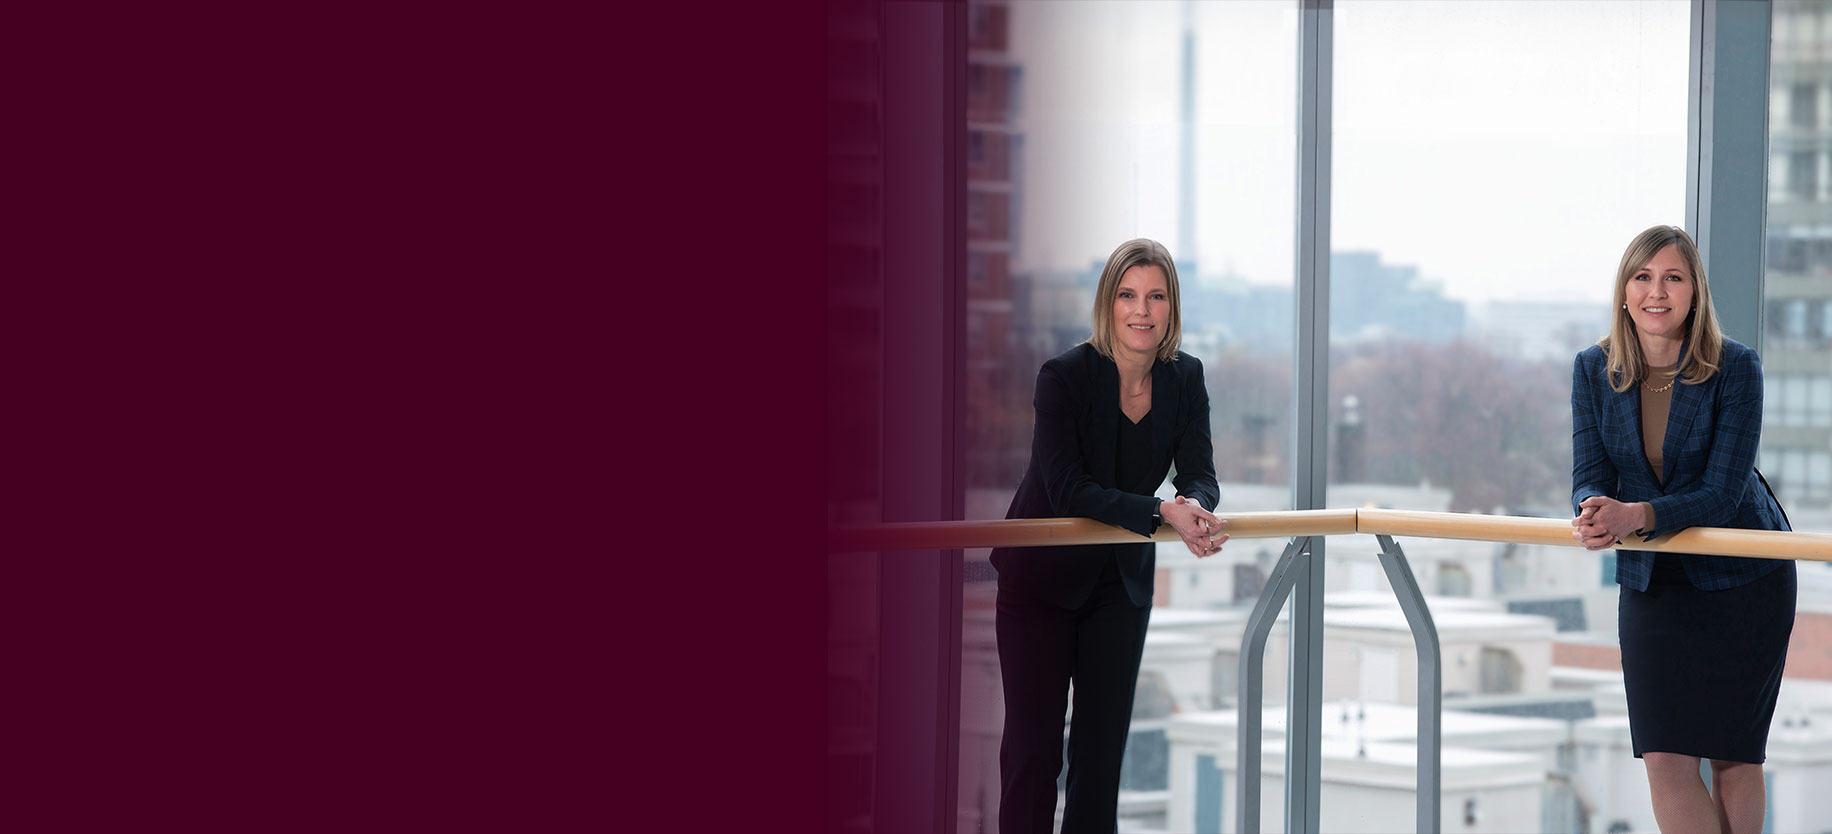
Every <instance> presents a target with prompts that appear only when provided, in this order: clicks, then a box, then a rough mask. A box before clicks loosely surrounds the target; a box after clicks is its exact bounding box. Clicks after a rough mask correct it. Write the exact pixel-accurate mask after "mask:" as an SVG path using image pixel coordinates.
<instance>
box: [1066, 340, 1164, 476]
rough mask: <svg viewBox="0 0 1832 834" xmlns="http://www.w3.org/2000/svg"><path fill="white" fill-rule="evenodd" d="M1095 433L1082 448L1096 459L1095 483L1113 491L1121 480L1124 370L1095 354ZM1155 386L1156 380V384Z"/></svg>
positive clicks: (1091, 466) (1093, 467)
mask: <svg viewBox="0 0 1832 834" xmlns="http://www.w3.org/2000/svg"><path fill="white" fill-rule="evenodd" d="M1094 365H1095V370H1094V433H1093V434H1092V435H1091V436H1090V437H1089V438H1087V440H1086V441H1085V442H1084V443H1083V444H1082V448H1084V449H1087V450H1089V452H1090V456H1091V457H1092V458H1093V459H1092V460H1089V461H1088V468H1089V471H1090V472H1092V473H1093V475H1094V482H1095V483H1097V484H1100V485H1101V486H1103V487H1106V488H1109V489H1111V488H1113V486H1114V484H1115V482H1116V481H1118V479H1119V477H1118V475H1117V474H1116V473H1115V471H1114V469H1115V466H1116V465H1117V464H1116V461H1115V459H1114V456H1115V455H1116V454H1118V450H1117V449H1116V448H1115V446H1114V442H1115V440H1116V438H1118V437H1119V435H1120V368H1119V366H1118V365H1115V364H1113V360H1111V359H1108V358H1107V357H1105V356H1101V355H1100V354H1098V353H1096V354H1094ZM1153 382H1154V384H1155V383H1156V380H1153Z"/></svg>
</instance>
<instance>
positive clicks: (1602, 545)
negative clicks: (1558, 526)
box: [1571, 495, 1647, 550]
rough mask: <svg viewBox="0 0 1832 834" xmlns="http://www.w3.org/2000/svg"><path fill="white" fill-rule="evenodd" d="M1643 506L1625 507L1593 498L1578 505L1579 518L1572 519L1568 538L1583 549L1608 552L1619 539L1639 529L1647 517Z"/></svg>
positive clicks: (1621, 504)
mask: <svg viewBox="0 0 1832 834" xmlns="http://www.w3.org/2000/svg"><path fill="white" fill-rule="evenodd" d="M1645 512H1646V510H1645V507H1644V506H1643V505H1642V504H1624V503H1622V502H1621V501H1617V500H1616V499H1614V498H1608V497H1605V496H1602V495H1592V496H1591V497H1589V498H1586V499H1584V500H1583V501H1580V502H1578V517H1577V518H1574V519H1572V520H1571V526H1572V527H1575V528H1577V529H1575V530H1572V531H1571V537H1572V538H1574V539H1577V540H1578V543H1579V544H1582V545H1583V546H1584V549H1585V550H1608V549H1609V548H1612V547H1615V546H1616V545H1618V544H1621V543H1622V537H1623V536H1627V535H1631V534H1633V533H1634V532H1635V531H1636V530H1639V529H1641V528H1642V526H1643V524H1644V522H1645V520H1646V518H1647V516H1646V515H1645Z"/></svg>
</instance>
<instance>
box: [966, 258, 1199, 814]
mask: <svg viewBox="0 0 1832 834" xmlns="http://www.w3.org/2000/svg"><path fill="white" fill-rule="evenodd" d="M1181 323H1182V322H1181V314H1180V311H1179V309H1178V299H1177V268H1176V265H1175V264H1173V263H1172V262H1171V258H1170V253H1169V252H1168V251H1166V250H1165V248H1164V246H1163V245H1162V244H1160V243H1158V242H1156V241H1152V240H1145V239H1142V238H1141V239H1138V240H1129V241H1127V242H1125V243H1122V244H1120V246H1119V248H1118V249H1115V250H1114V251H1113V254H1112V255H1111V256H1109V257H1108V258H1107V265H1106V267H1105V268H1104V269H1102V270H1101V277H1100V284H1099V286H1098V287H1097V288H1096V290H1095V300H1094V333H1093V335H1092V336H1090V337H1089V338H1088V340H1087V341H1086V342H1084V343H1082V344H1080V345H1076V346H1075V347H1073V348H1070V349H1069V351H1068V352H1066V353H1064V354H1062V355H1061V356H1058V357H1056V358H1054V359H1051V360H1050V361H1048V362H1045V363H1044V364H1043V369H1042V370H1041V371H1040V372H1039V373H1038V374H1037V393H1036V398H1035V402H1034V404H1035V406H1036V410H1037V422H1036V427H1035V433H1034V435H1033V438H1032V441H1031V460H1030V466H1029V468H1028V469H1027V470H1026V471H1025V473H1024V480H1023V482H1022V483H1020V484H1019V486H1018V492H1017V495H1015V496H1013V497H1012V502H1011V509H1010V510H1008V511H1007V512H1006V513H1005V517H1006V518H1055V517H1063V516H1081V517H1086V518H1092V519H1095V520H1096V521H1103V522H1106V523H1108V524H1111V525H1114V526H1116V527H1122V528H1125V529H1127V530H1130V531H1132V532H1134V533H1138V534H1139V535H1140V536H1141V537H1149V536H1150V535H1151V534H1152V533H1153V532H1154V531H1156V529H1157V528H1158V526H1159V525H1160V524H1169V525H1171V526H1172V527H1173V528H1175V529H1176V531H1177V534H1178V535H1179V536H1180V537H1181V538H1182V539H1183V542H1184V544H1185V545H1187V546H1188V547H1189V549H1190V552H1191V553H1194V554H1196V556H1198V557H1202V556H1209V555H1212V554H1214V553H1216V552H1219V551H1220V550H1221V545H1222V543H1223V542H1225V541H1227V539H1228V537H1227V536H1225V535H1222V534H1221V526H1222V525H1223V524H1224V523H1225V522H1222V521H1221V520H1220V519H1217V518H1216V517H1215V516H1214V515H1213V514H1212V513H1211V512H1210V510H1212V509H1213V508H1214V507H1215V505H1216V502H1217V499H1218V498H1219V496H1220V488H1219V487H1218V486H1217V485H1216V483H1215V461H1214V451H1213V449H1212V448H1211V446H1210V443H1209V396H1208V390H1207V388H1206V387H1205V386H1204V385H1203V379H1202V363H1201V362H1199V361H1197V360H1196V358H1195V357H1193V356H1190V355H1188V354H1183V353H1179V352H1178V350H1177V347H1178V343H1179V341H1180V335H1181V332H1182V330H1181ZM1173 462H1175V463H1176V466H1177V477H1176V479H1175V485H1176V488H1177V496H1176V499H1175V500H1173V501H1160V500H1159V499H1157V498H1155V497H1153V493H1154V492H1156V491H1157V488H1158V485H1159V484H1161V483H1163V482H1164V476H1165V474H1166V473H1167V472H1168V471H1169V470H1170V466H1171V464H1172V463H1173ZM1155 553H1156V545H1155V544H1154V543H1152V542H1150V541H1149V540H1145V539H1141V541H1139V542H1138V543H1135V544H1111V545H1105V544H1104V545H1083V546H1061V547H1030V548H997V549H994V550H993V552H992V564H993V566H994V567H995V568H997V569H998V572H999V596H998V618H997V631H998V641H999V665H1000V674H1001V677H1002V679H1003V682H1004V688H1005V735H1004V739H1003V741H1002V743H1001V745H1000V747H999V773H1000V781H1001V783H1002V789H1001V800H1000V806H999V830H1000V831H1001V832H1003V834H1027V833H1028V832H1048V831H1050V830H1051V828H1052V825H1053V822H1054V817H1055V809H1056V776H1057V774H1059V773H1061V772H1062V756H1063V742H1062V725H1063V716H1064V712H1065V710H1066V709H1067V708H1068V693H1069V684H1070V683H1071V682H1073V683H1074V685H1075V686H1074V689H1075V708H1074V712H1073V719H1072V724H1071V726H1070V732H1069V744H1068V759H1069V774H1068V799H1067V802H1066V805H1065V807H1064V808H1063V824H1062V830H1063V832H1064V834H1071V833H1072V832H1081V831H1098V832H1111V831H1113V830H1114V829H1115V827H1116V824H1117V803H1118V798H1119V781H1120V760H1121V758H1122V757H1123V756H1124V754H1125V751H1126V732H1127V728H1128V726H1129V725H1130V722H1131V719H1132V696H1133V691H1134V688H1135V687H1136V686H1137V681H1138V675H1139V657H1140V655H1141V654H1142V653H1143V652H1144V648H1145V628H1146V625H1147V623H1148V622H1149V620H1150V618H1151V598H1152V582H1153V579H1154V575H1155V571H1154V567H1155V566H1154V555H1155Z"/></svg>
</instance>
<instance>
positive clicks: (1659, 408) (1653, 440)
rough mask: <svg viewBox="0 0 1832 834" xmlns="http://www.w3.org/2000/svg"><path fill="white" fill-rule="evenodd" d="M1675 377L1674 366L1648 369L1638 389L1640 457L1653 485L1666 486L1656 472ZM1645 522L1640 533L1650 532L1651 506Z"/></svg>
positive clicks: (1665, 438)
mask: <svg viewBox="0 0 1832 834" xmlns="http://www.w3.org/2000/svg"><path fill="white" fill-rule="evenodd" d="M1678 375H1679V365H1678V363H1675V364H1672V365H1668V366H1667V367H1665V368H1649V369H1648V380H1647V382H1645V383H1643V384H1642V385H1641V386H1640V389H1641V451H1642V453H1643V454H1646V455H1647V458H1648V466H1650V467H1652V468H1653V470H1654V481H1655V482H1656V483H1663V484H1664V483H1665V482H1666V479H1665V478H1664V477H1663V476H1662V473H1661V471H1660V465H1661V462H1662V461H1661V457H1660V447H1661V445H1662V444H1664V443H1665V442H1666V440H1667V411H1668V409H1670V408H1671V407H1672V405H1673V388H1672V386H1673V385H1675V384H1677V383H1676V381H1675V380H1674V377H1676V376H1678ZM1663 387H1664V388H1666V390H1665V391H1661V392H1659V393H1655V392H1654V391H1653V390H1650V389H1654V388H1663ZM1646 521H1647V525H1646V526H1645V527H1643V528H1642V529H1643V530H1649V529H1653V527H1654V508H1653V506H1652V505H1649V506H1648V511H1647V513H1646Z"/></svg>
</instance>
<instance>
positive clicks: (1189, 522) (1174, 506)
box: [1158, 495, 1228, 559]
mask: <svg viewBox="0 0 1832 834" xmlns="http://www.w3.org/2000/svg"><path fill="white" fill-rule="evenodd" d="M1158 516H1159V517H1160V518H1163V519H1164V523H1166V524H1169V525H1170V526H1171V527H1172V528H1173V529H1175V530H1176V531H1177V535H1178V536H1180V537H1181V538H1182V539H1183V544H1184V546H1185V547H1188V548H1189V549H1190V552H1191V553H1194V554H1196V558H1198V559H1200V558H1202V557H1204V556H1213V555H1215V554H1217V553H1220V552H1221V545H1222V544H1223V543H1224V542H1226V541H1227V540H1228V537H1227V535H1226V534H1224V533H1222V532H1221V528H1222V527H1224V526H1226V525H1227V522H1226V521H1222V520H1221V519H1219V518H1216V517H1215V514H1214V513H1211V512H1209V511H1208V510H1205V509H1203V508H1202V505H1201V504H1198V503H1196V502H1194V501H1191V500H1189V499H1187V498H1184V497H1183V496H1181V495H1179V496H1177V500H1176V501H1175V502H1171V501H1165V502H1163V503H1161V504H1159V505H1158Z"/></svg>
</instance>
